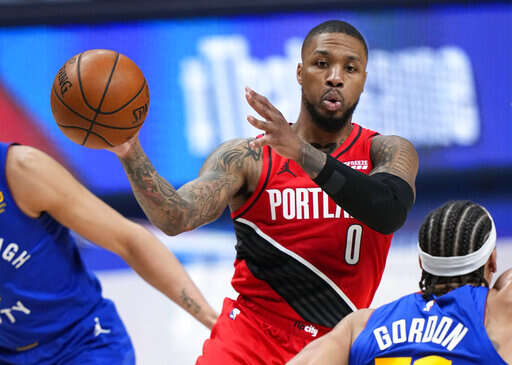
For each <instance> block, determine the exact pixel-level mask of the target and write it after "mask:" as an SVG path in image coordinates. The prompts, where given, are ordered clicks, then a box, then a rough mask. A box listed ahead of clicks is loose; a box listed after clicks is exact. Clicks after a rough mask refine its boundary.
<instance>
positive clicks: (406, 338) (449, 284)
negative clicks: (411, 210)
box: [289, 201, 512, 365]
mask: <svg viewBox="0 0 512 365" xmlns="http://www.w3.org/2000/svg"><path fill="white" fill-rule="evenodd" d="M495 246H496V229H495V227H494V222H493V220H492V217H491V216H490V214H489V213H488V212H487V211H486V210H485V209H484V208H483V207H481V206H480V205H478V204H475V203H473V202H470V201H452V202H448V203H446V204H445V205H443V206H442V207H440V208H438V209H436V210H434V211H432V212H431V213H430V214H429V215H428V216H427V217H426V219H425V221H424V223H423V224H422V226H421V228H420V231H419V245H418V249H419V255H420V265H421V268H422V270H423V272H422V278H421V281H420V289H421V292H420V293H416V294H410V295H407V296H405V297H403V298H400V299H398V300H396V301H394V302H391V303H389V304H387V305H384V306H382V307H380V308H378V309H376V310H371V309H363V310H359V311H357V312H354V313H352V314H351V315H349V316H347V317H346V318H345V319H343V320H342V321H341V322H340V323H339V324H338V325H337V326H336V327H335V329H334V330H333V331H332V332H330V333H328V334H327V335H325V336H324V337H322V338H320V339H318V340H316V341H315V342H312V343H311V344H310V345H308V346H306V347H305V348H304V350H303V351H301V352H300V353H299V354H298V355H297V356H296V357H295V358H294V359H292V360H291V361H290V362H289V364H290V365H299V364H322V365H324V364H349V365H363V364H365V365H370V364H375V365H412V364H414V365H450V364H453V365H472V364H492V365H502V364H507V363H512V269H509V270H507V271H506V272H505V273H503V274H502V275H501V276H500V278H499V279H498V280H497V281H496V284H495V285H494V288H492V289H489V285H488V283H489V282H490V280H491V278H492V274H493V273H494V272H495V271H496V247H495Z"/></svg>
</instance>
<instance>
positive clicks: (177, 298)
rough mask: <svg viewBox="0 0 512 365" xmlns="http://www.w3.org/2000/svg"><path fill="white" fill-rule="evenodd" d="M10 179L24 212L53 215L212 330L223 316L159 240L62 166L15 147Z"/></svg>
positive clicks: (9, 166)
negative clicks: (109, 253) (102, 199)
mask: <svg viewBox="0 0 512 365" xmlns="http://www.w3.org/2000/svg"><path fill="white" fill-rule="evenodd" d="M6 176H7V181H8V182H9V186H10V188H11V191H12V194H13V197H14V199H15V201H16V203H17V205H18V206H19V207H20V209H21V210H22V211H23V212H24V213H25V214H27V215H28V216H30V217H32V218H37V217H39V216H40V215H41V214H42V212H47V213H48V214H50V215H51V216H52V217H53V218H55V219H56V220H57V221H59V222H60V223H61V224H62V225H64V226H66V227H68V228H70V229H71V230H73V231H75V232H76V233H78V234H79V235H81V236H82V237H84V238H86V239H87V240H89V241H91V242H92V243H95V244H97V245H99V246H101V247H103V248H105V249H107V250H110V251H112V252H114V253H116V254H118V255H119V256H121V257H122V258H123V259H124V260H125V261H126V262H127V263H128V264H129V265H130V266H131V267H132V268H133V269H134V270H135V271H136V272H137V273H138V274H139V275H140V276H141V277H142V278H143V279H144V280H146V281H147V282H148V283H149V284H151V285H152V286H154V287H155V288H156V289H158V290H159V291H161V292H162V293H163V294H165V295H166V296H167V297H169V298H170V299H171V300H173V301H174V302H175V303H177V304H178V305H180V306H181V307H182V308H183V309H185V310H186V311H187V312H189V313H190V314H191V315H192V316H194V317H195V318H196V319H197V320H198V321H200V322H201V323H203V324H204V325H205V326H207V327H208V328H211V327H212V326H213V324H214V323H215V321H216V317H217V313H216V312H215V311H214V310H213V308H212V307H211V306H210V305H209V304H208V303H207V302H206V300H205V299H204V297H203V296H202V294H201V293H200V291H199V289H198V288H197V287H196V286H195V284H194V283H193V282H192V280H191V279H190V277H189V276H188V274H187V273H186V271H185V269H184V268H183V266H182V265H181V264H180V262H179V261H178V260H177V259H176V257H175V256H174V255H173V254H172V253H171V252H170V251H169V250H168V249H167V247H165V246H164V245H163V244H162V243H161V242H160V241H159V240H158V239H157V238H156V237H155V236H154V235H153V234H151V233H150V232H149V231H148V230H146V229H145V228H143V227H142V226H140V225H138V224H136V223H134V222H132V221H130V220H128V219H126V218H124V217H123V216H122V215H120V214H119V213H117V212H116V211H115V210H114V209H112V208H111V207H110V206H108V205H107V204H105V203H104V202H103V201H101V200H100V199H99V198H97V197H96V196H95V195H93V194H92V193H91V192H90V191H89V190H87V189H86V188H85V187H84V186H83V185H81V184H80V183H79V182H78V181H77V180H75V179H74V178H73V176H72V175H71V174H70V173H69V172H68V171H67V170H66V169H65V168H64V167H63V166H62V165H60V164H59V163H58V162H57V161H55V160H54V159H52V158H51V157H50V156H48V155H46V154H45V153H43V152H41V151H39V150H36V149H34V148H31V147H28V146H12V147H10V148H9V152H8V155H7V166H6Z"/></svg>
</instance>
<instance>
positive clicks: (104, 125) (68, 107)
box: [53, 86, 144, 130]
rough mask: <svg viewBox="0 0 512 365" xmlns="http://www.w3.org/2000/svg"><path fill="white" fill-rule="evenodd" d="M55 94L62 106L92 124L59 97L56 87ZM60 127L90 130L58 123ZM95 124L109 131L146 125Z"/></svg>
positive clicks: (90, 120)
mask: <svg viewBox="0 0 512 365" xmlns="http://www.w3.org/2000/svg"><path fill="white" fill-rule="evenodd" d="M53 93H54V94H55V96H56V97H57V99H59V101H60V102H61V103H62V105H64V106H65V107H66V108H67V109H69V111H70V112H71V113H73V114H75V115H76V116H78V117H80V118H82V119H83V120H85V121H86V122H92V119H89V118H87V117H86V116H84V115H82V114H80V113H79V112H77V111H76V110H74V109H73V108H71V107H70V106H69V105H68V104H66V102H65V101H64V100H63V99H62V98H61V97H60V96H59V93H58V92H57V89H56V88H55V86H54V87H53ZM133 122H134V121H130V122H127V123H133ZM57 124H58V125H60V126H61V127H64V128H71V127H75V128H80V129H83V130H87V129H88V128H82V127H77V126H70V125H66V124H63V123H59V122H57ZM94 124H96V125H99V126H101V127H104V128H107V129H121V130H128V129H134V128H138V127H140V126H141V125H142V124H144V122H142V123H139V124H135V125H133V126H131V127H116V126H113V125H108V124H103V123H101V122H98V121H97V120H96V121H94Z"/></svg>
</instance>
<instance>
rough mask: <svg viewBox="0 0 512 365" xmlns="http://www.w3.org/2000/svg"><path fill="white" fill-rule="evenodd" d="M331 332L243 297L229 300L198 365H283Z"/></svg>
mask: <svg viewBox="0 0 512 365" xmlns="http://www.w3.org/2000/svg"><path fill="white" fill-rule="evenodd" d="M330 330H331V328H327V327H322V326H318V325H316V324H315V325H313V324H311V323H308V322H301V321H294V320H291V319H287V318H283V317H281V316H279V315H277V314H276V313H273V312H269V311H268V310H266V309H264V308H262V307H260V306H258V305H256V304H254V303H252V302H250V301H248V300H247V299H244V298H241V297H239V298H238V299H237V300H236V301H234V300H231V299H229V298H226V299H224V305H223V307H222V313H221V314H220V316H219V318H218V319H217V323H216V324H215V326H213V329H212V332H211V336H210V338H209V339H208V340H206V341H205V343H204V345H203V354H202V355H201V356H199V358H198V359H197V362H196V365H212V364H215V365H216V364H218V365H231V364H248V365H257V364H265V365H271V364H275V365H278V364H279V365H281V364H284V363H285V362H287V361H288V360H290V359H291V358H292V357H293V356H295V355H296V354H297V353H298V352H299V351H300V350H302V349H303V348H304V346H306V345H307V344H308V343H310V342H311V341H313V340H315V339H317V338H319V337H320V336H322V335H324V334H326V333H327V332H329V331H330Z"/></svg>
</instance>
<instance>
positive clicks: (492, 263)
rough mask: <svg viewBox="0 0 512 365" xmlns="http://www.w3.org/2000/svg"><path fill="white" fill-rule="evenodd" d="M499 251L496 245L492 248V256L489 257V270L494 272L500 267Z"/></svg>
mask: <svg viewBox="0 0 512 365" xmlns="http://www.w3.org/2000/svg"><path fill="white" fill-rule="evenodd" d="M497 257H498V253H497V251H496V247H495V248H494V250H492V253H491V257H490V259H489V270H490V272H492V273H493V274H494V273H495V272H496V271H497V269H498V263H497V262H498V259H497Z"/></svg>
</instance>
